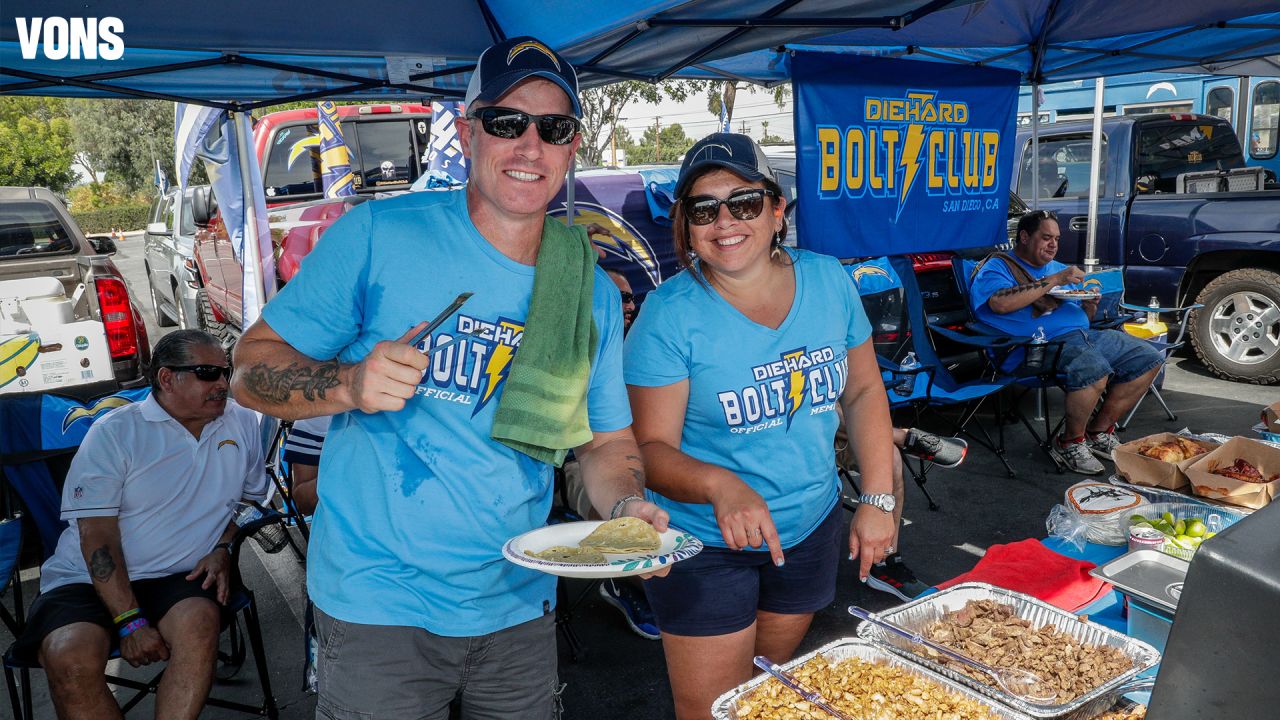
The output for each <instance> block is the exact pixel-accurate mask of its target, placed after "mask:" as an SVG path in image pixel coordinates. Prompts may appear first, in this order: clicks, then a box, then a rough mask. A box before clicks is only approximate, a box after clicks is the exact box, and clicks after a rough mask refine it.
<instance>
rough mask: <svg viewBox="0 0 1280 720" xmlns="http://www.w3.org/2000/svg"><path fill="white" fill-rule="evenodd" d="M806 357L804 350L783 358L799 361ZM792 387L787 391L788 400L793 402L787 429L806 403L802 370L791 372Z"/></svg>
mask: <svg viewBox="0 0 1280 720" xmlns="http://www.w3.org/2000/svg"><path fill="white" fill-rule="evenodd" d="M803 355H804V350H803V349H801V350H793V351H792V352H789V353H785V354H784V355H783V356H782V359H783V360H788V359H791V358H796V359H799V358H800V357H801V356H803ZM790 379H791V385H790V388H789V389H788V391H787V399H789V400H790V401H791V408H790V409H789V410H787V429H790V428H791V421H792V419H794V418H795V415H796V411H797V410H799V409H800V403H802V402H804V373H803V372H801V371H800V370H792V371H791V378H790Z"/></svg>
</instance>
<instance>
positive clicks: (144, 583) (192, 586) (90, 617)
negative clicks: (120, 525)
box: [13, 573, 218, 662]
mask: <svg viewBox="0 0 1280 720" xmlns="http://www.w3.org/2000/svg"><path fill="white" fill-rule="evenodd" d="M186 576H187V573H178V574H176V575H166V576H165V577H158V578H152V579H150V580H134V581H133V582H131V583H130V585H131V586H132V588H133V596H134V597H135V598H137V600H138V607H140V608H142V616H143V617H145V618H146V619H147V622H148V623H150V624H152V625H153V626H154V625H157V624H159V622H160V619H161V618H163V617H164V616H165V615H166V614H167V613H168V612H169V609H170V608H172V607H173V606H174V605H177V604H178V603H179V602H182V601H183V600H186V599H187V598H193V597H202V598H208V599H209V600H210V601H211V602H213V603H215V604H217V602H218V586H217V585H216V584H215V585H211V586H210V587H209V589H208V590H205V589H204V588H202V587H200V583H201V582H203V581H204V579H205V576H204V575H201V576H200V577H199V578H197V579H195V580H187V579H186ZM78 622H89V623H93V624H95V625H99V626H101V627H102V628H103V629H104V630H106V631H107V635H108V636H109V637H110V638H111V649H112V650H116V649H118V648H119V647H120V636H119V634H118V633H117V632H116V625H115V623H114V622H112V617H111V612H110V611H109V610H107V606H106V605H103V604H102V599H101V598H99V597H98V592H97V591H96V590H94V589H93V585H90V584H89V583H72V584H70V585H63V586H61V587H56V588H54V589H53V590H50V591H49V592H47V593H41V594H40V595H39V596H38V597H37V598H36V601H35V602H34V603H32V605H31V612H30V613H29V614H28V616H27V627H26V629H24V630H23V632H22V637H20V638H18V643H17V645H16V646H14V649H13V652H14V656H15V657H16V658H18V659H20V660H25V661H28V662H34V661H35V660H36V659H37V655H38V653H39V652H40V644H41V643H42V642H44V639H45V637H47V636H48V635H49V633H51V632H53V631H54V630H57V629H58V628H60V627H64V626H66V625H70V624H72V623H78Z"/></svg>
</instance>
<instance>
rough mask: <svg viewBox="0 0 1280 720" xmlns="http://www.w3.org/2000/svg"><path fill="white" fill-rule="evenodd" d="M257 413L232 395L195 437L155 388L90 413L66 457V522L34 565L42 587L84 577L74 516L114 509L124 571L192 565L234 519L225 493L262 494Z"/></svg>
mask: <svg viewBox="0 0 1280 720" xmlns="http://www.w3.org/2000/svg"><path fill="white" fill-rule="evenodd" d="M267 482H268V481H267V476H266V471H265V467H264V464H263V457H262V440H261V438H260V436H259V432H258V418H257V415H255V414H254V413H253V412H251V411H249V410H246V409H245V408H242V407H240V406H239V405H237V404H236V403H235V402H234V401H232V400H228V401H227V407H226V411H225V412H223V413H222V416H221V417H219V418H217V419H216V420H214V421H213V422H211V423H209V424H208V425H205V427H204V430H202V431H201V433H200V439H199V440H197V439H196V438H195V437H194V436H193V435H192V434H191V433H190V432H189V431H188V430H187V429H186V428H184V427H183V426H182V425H181V424H180V423H179V422H178V421H177V420H174V419H173V417H172V416H170V415H169V413H168V412H166V411H165V409H164V408H163V407H161V406H160V403H158V402H156V399H155V397H154V396H148V397H147V399H146V400H143V401H142V402H140V403H134V404H132V405H126V406H124V407H121V408H118V409H116V410H112V411H111V412H110V413H108V414H107V415H104V416H103V417H102V419H101V420H99V421H97V422H96V423H94V425H93V427H91V428H90V429H89V432H88V434H87V435H85V438H84V442H83V443H82V444H81V445H80V449H79V450H78V451H77V452H76V455H75V458H73V459H72V461H71V469H70V470H69V471H68V472H67V482H66V485H64V486H63V489H62V519H63V520H68V521H70V523H71V525H70V527H68V528H67V529H66V530H64V531H63V532H62V537H60V538H58V548H57V550H56V551H54V554H53V555H52V556H51V557H50V558H49V559H48V560H47V561H46V562H45V564H44V566H43V567H42V568H41V570H40V590H41V592H48V591H50V590H52V589H54V588H56V587H59V586H62V585H67V584H70V583H87V582H90V579H89V569H88V567H87V566H86V564H85V560H84V554H83V552H82V551H81V549H80V531H79V527H78V524H77V522H76V520H77V518H83V517H117V518H119V522H120V537H121V541H122V544H123V546H124V559H125V564H126V567H127V569H128V572H129V579H130V580H145V579H147V578H155V577H163V576H165V575H172V574H174V573H179V572H190V571H191V570H192V568H194V567H195V565H196V563H197V562H198V561H199V560H200V558H202V557H204V556H205V555H207V554H209V552H210V551H211V550H213V546H214V545H215V544H217V542H218V538H220V537H221V536H222V533H223V532H224V531H225V530H226V528H227V523H229V522H230V521H231V511H230V510H228V509H227V503H228V502H230V501H232V500H238V499H240V498H241V497H246V498H252V499H254V500H259V501H261V500H265V499H266V496H267V487H268V484H267Z"/></svg>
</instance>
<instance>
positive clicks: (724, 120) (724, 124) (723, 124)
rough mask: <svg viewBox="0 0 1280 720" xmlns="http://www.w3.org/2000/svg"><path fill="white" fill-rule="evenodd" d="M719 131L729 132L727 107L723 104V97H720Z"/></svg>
mask: <svg viewBox="0 0 1280 720" xmlns="http://www.w3.org/2000/svg"><path fill="white" fill-rule="evenodd" d="M720 132H726V133H727V132H729V108H727V107H725V105H724V98H720Z"/></svg>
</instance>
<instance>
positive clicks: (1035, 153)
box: [1031, 83, 1040, 210]
mask: <svg viewBox="0 0 1280 720" xmlns="http://www.w3.org/2000/svg"><path fill="white" fill-rule="evenodd" d="M1031 209H1032V210H1039V209H1040V83H1031Z"/></svg>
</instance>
